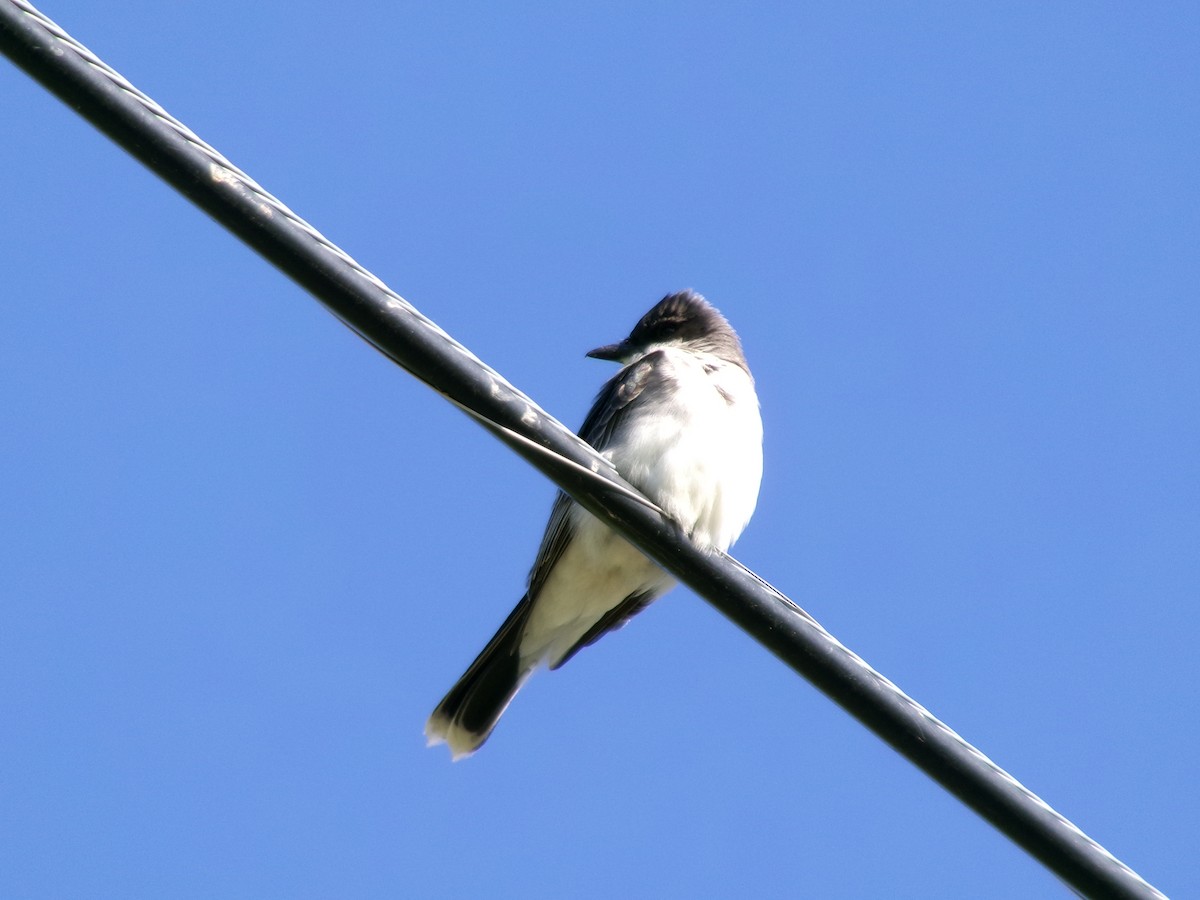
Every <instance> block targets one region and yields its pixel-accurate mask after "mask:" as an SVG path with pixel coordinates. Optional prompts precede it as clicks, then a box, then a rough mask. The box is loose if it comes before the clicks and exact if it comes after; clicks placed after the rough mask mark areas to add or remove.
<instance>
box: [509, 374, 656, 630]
mask: <svg viewBox="0 0 1200 900" xmlns="http://www.w3.org/2000/svg"><path fill="white" fill-rule="evenodd" d="M670 381H671V375H670V366H669V364H667V359H666V354H665V353H664V352H663V351H661V350H656V351H654V352H653V353H648V354H647V355H646V356H644V357H642V358H641V359H640V360H638V361H637V362H635V363H631V364H630V365H628V366H626V367H625V368H623V369H622V370H621V371H620V372H618V373H617V375H616V376H615V377H614V378H612V379H611V380H610V381H609V382H608V383H607V384H605V385H604V387H603V388H601V389H600V393H599V394H598V395H597V396H596V400H595V402H594V403H593V404H592V408H591V410H590V411H589V412H588V414H587V418H586V419H584V420H583V426H582V427H581V428H580V429H579V436H580V437H581V438H583V439H584V440H585V441H587V442H588V443H589V444H591V445H592V446H593V447H594V448H595V449H597V450H599V451H601V452H603V451H604V449H605V448H606V447H607V446H608V445H609V444H610V443H611V441H612V436H613V433H614V432H615V431H616V429H617V428H618V427H619V426H620V424H621V422H622V421H623V420H624V419H625V417H626V415H627V414H628V411H629V407H630V405H631V404H632V403H633V401H635V400H636V399H637V398H638V397H639V396H640V395H641V394H642V392H643V391H645V390H647V388H649V389H650V391H651V395H652V396H653V395H657V396H663V392H665V391H666V390H667V388H668V385H669V383H670ZM658 388H661V389H662V392H660V391H659V390H658ZM572 502H573V501H572V500H571V498H570V497H568V496H567V495H566V494H564V493H562V492H561V491H560V492H559V494H558V496H557V497H556V498H555V499H554V507H553V508H552V509H551V510H550V521H549V522H547V523H546V533H545V534H544V535H543V536H542V545H541V547H539V548H538V554H537V558H536V559H535V560H534V562H533V568H532V569H531V570H530V572H529V596H530V597H531V598H536V597H537V595H538V593H539V592H540V591H541V589H542V586H543V585H544V584H545V583H546V579H547V578H548V577H549V575H550V572H551V570H553V568H554V564H555V563H556V562H558V560H559V558H560V557H561V556H562V554H563V551H564V550H566V548H567V546H568V545H569V544H570V543H571V539H572V538H573V537H574V536H575V534H574V532H575V528H574V525H573V524H572V522H571V517H570V515H569V513H570V509H571V504H572ZM622 605H624V604H622ZM596 637H599V634H597V635H596ZM593 640H594V638H593Z"/></svg>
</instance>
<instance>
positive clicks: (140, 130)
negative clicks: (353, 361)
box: [0, 0, 1163, 898]
mask: <svg viewBox="0 0 1200 900" xmlns="http://www.w3.org/2000/svg"><path fill="white" fill-rule="evenodd" d="M0 50H3V52H4V53H5V54H6V55H7V56H8V57H9V58H10V59H11V60H13V62H15V63H16V64H17V65H18V66H20V67H21V68H23V69H24V70H25V71H26V72H27V73H28V74H29V75H30V76H32V77H33V78H34V79H36V80H37V81H39V82H40V83H41V84H42V85H43V86H45V87H46V88H48V89H49V90H50V91H52V92H53V93H54V94H56V95H57V96H58V97H59V98H60V99H61V100H63V101H64V102H65V103H67V104H68V105H69V106H71V107H72V108H73V109H75V110H76V111H77V112H79V113H80V114H81V115H82V116H83V117H84V118H86V119H87V120H88V121H89V122H91V123H92V124H93V125H94V126H96V128H98V129H99V130H100V131H102V132H104V133H105V134H107V135H108V136H109V137H110V138H112V139H113V140H114V141H115V142H116V143H117V144H118V145H120V146H121V147H122V148H124V149H125V150H126V151H128V152H129V153H130V154H131V155H133V156H134V157H135V158H136V159H138V160H139V161H141V162H142V163H144V164H145V165H146V166H147V167H149V168H150V169H151V170H153V171H154V172H155V173H156V174H158V175H159V176H160V177H161V178H162V179H163V180H165V181H166V182H167V183H168V184H170V185H171V186H172V187H174V188H176V189H177V190H179V191H180V192H181V193H183V194H184V196H186V197H187V198H188V199H190V200H191V201H192V202H193V203H195V204H196V205H197V206H199V207H200V208H201V209H203V210H204V211H205V212H207V213H208V214H209V215H210V216H212V217H213V218H214V219H216V220H217V221H218V222H219V223H220V224H221V225H223V226H224V227H226V228H227V229H229V230H230V231H232V232H233V233H234V234H236V235H237V236H238V237H239V238H241V239H242V240H243V241H244V242H246V243H247V244H249V245H250V246H251V247H252V248H254V250H256V251H257V252H258V253H259V254H260V255H262V256H263V257H264V258H265V259H267V260H268V261H269V262H271V263H272V264H273V265H275V266H276V267H277V268H279V269H280V271H282V272H283V273H284V274H286V275H287V276H288V277H290V278H292V279H293V280H294V281H296V282H297V283H298V284H300V285H301V286H302V287H303V288H305V289H306V290H307V291H309V293H311V294H313V295H314V296H315V297H316V298H317V299H318V300H320V301H321V303H323V304H324V305H325V306H326V308H328V309H329V310H330V311H331V312H333V314H334V315H336V316H337V317H338V318H339V319H341V320H342V322H344V323H345V324H346V325H347V326H349V327H350V328H352V329H354V331H355V332H357V333H358V334H359V335H360V336H361V337H362V338H363V339H365V340H367V341H368V342H370V343H371V344H372V345H373V346H374V347H375V348H376V349H378V350H379V351H380V352H382V353H384V354H385V355H386V356H388V357H389V358H390V359H392V360H393V361H394V362H396V363H397V364H398V365H400V366H401V367H403V368H404V369H405V370H407V371H408V372H410V373H412V374H413V375H414V376H416V377H417V378H418V379H420V380H421V381H423V382H425V383H426V384H428V385H430V386H431V387H432V388H434V390H436V391H438V392H439V393H441V394H442V395H443V396H445V397H446V398H447V399H449V400H450V401H451V402H453V403H454V404H455V405H457V406H459V407H460V408H462V409H463V410H465V411H466V412H468V413H469V414H470V415H472V416H473V417H474V418H476V419H477V420H478V421H479V422H481V423H482V424H483V425H484V426H485V427H486V428H487V429H488V430H489V431H491V432H492V433H493V434H495V435H496V436H497V437H498V438H500V439H501V440H502V441H504V442H505V443H506V444H507V445H508V446H509V447H510V448H511V449H513V450H514V451H515V452H516V453H518V454H519V455H521V456H522V457H524V458H525V459H526V460H528V461H529V462H530V463H531V464H532V465H534V466H535V467H536V468H538V469H539V470H540V471H542V473H543V474H545V475H546V476H547V477H549V478H550V479H551V480H552V481H554V482H555V483H556V484H558V486H559V487H561V488H562V489H563V490H565V491H566V492H567V493H569V494H570V495H571V496H572V497H573V498H574V499H575V500H576V501H578V502H579V503H580V504H581V505H582V506H584V507H585V508H586V509H588V510H589V511H590V512H592V513H594V514H595V515H597V516H599V517H600V518H602V519H603V520H604V521H606V522H608V523H609V524H610V525H611V526H612V527H613V528H614V529H615V530H617V531H618V532H620V533H621V534H622V535H624V536H625V537H627V538H628V539H629V540H630V541H632V542H633V543H635V544H636V545H637V546H639V547H640V548H641V549H642V550H644V551H645V552H646V553H647V555H649V556H650V557H652V558H653V559H654V560H656V561H657V562H658V563H659V564H661V565H662V566H663V567H664V568H665V569H667V570H668V571H670V572H671V573H672V574H673V575H675V576H676V577H678V578H679V580H680V581H682V582H684V583H685V584H687V585H688V586H689V587H691V588H692V589H693V590H694V591H695V592H696V593H697V594H699V595H700V596H701V597H703V598H704V599H705V600H707V601H708V602H709V603H711V604H712V605H713V606H715V607H716V608H717V609H718V610H720V611H721V612H722V613H723V614H725V615H726V616H727V617H728V618H730V619H731V620H733V622H735V623H736V624H737V625H738V626H739V627H741V628H742V629H743V630H745V631H746V632H747V633H748V634H750V635H751V636H752V637H753V638H755V639H756V640H757V641H758V642H759V643H761V644H762V645H763V646H765V647H766V648H767V649H769V650H770V651H771V652H772V653H774V654H775V655H776V656H778V657H779V658H780V659H781V660H783V661H784V662H785V663H787V664H788V665H789V666H791V667H792V668H793V669H794V670H795V671H797V672H798V673H800V674H801V675H803V676H804V677H805V678H807V679H808V680H809V681H811V682H812V683H813V684H814V685H816V686H817V687H818V688H819V689H820V690H822V691H823V692H824V693H825V694H826V695H828V696H829V697H830V698H831V699H833V700H834V701H835V702H836V703H838V704H839V705H841V706H842V707H843V708H845V709H846V710H847V711H848V712H850V713H851V714H852V715H854V716H855V717H856V718H857V719H859V721H861V722H862V723H863V724H865V725H866V726H867V727H868V728H870V729H871V730H872V731H874V732H875V733H876V734H878V735H879V736H880V737H881V738H883V739H884V740H885V741H887V742H888V743H889V744H890V745H891V746H892V747H893V748H895V749H896V750H897V751H899V752H900V753H902V754H903V755H904V756H905V757H907V758H908V759H909V760H910V761H911V762H913V763H914V764H915V765H917V766H918V767H919V768H921V769H922V770H923V771H924V772H926V774H928V775H929V776H931V777H932V778H933V779H934V780H936V781H937V782H938V783H940V784H941V785H942V786H943V787H945V788H946V789H947V790H948V791H950V792H951V793H952V794H954V795H955V796H956V797H958V798H959V799H960V800H961V801H962V802H964V803H965V804H967V805H968V806H969V807H971V808H972V809H974V810H975V811H976V812H977V813H979V814H980V815H981V816H983V818H985V819H986V820H988V821H989V822H991V823H992V824H993V825H995V826H996V828H998V829H999V830H1000V831H1001V832H1003V833H1004V834H1005V835H1007V836H1008V837H1009V838H1011V839H1012V840H1013V841H1015V842H1016V843H1017V844H1018V845H1020V846H1021V847H1023V848H1024V849H1025V850H1026V851H1027V852H1028V853H1030V854H1031V855H1032V856H1034V857H1035V858H1037V859H1038V860H1040V861H1041V862H1042V863H1043V864H1044V865H1046V866H1047V867H1048V868H1049V869H1050V870H1051V871H1052V872H1054V873H1055V874H1056V875H1057V876H1058V877H1059V878H1061V879H1062V880H1063V881H1064V882H1066V883H1067V884H1068V885H1069V886H1071V887H1072V888H1073V889H1075V890H1076V891H1078V892H1079V893H1081V894H1083V895H1085V896H1089V897H1105V898H1108V897H1114V898H1115V897H1128V898H1148V897H1162V896H1163V895H1162V894H1161V893H1160V892H1158V891H1157V890H1155V889H1154V888H1153V887H1151V886H1150V885H1149V884H1147V883H1146V882H1145V881H1144V880H1142V879H1141V878H1140V877H1139V876H1138V875H1137V874H1136V873H1135V872H1133V871H1132V870H1131V869H1130V868H1129V867H1128V866H1126V865H1125V864H1124V863H1122V862H1120V861H1119V860H1118V859H1116V858H1115V857H1114V856H1113V855H1112V854H1110V853H1109V852H1108V851H1107V850H1105V849H1104V848H1103V847H1101V846H1100V845H1099V844H1098V843H1096V842H1095V841H1093V840H1092V839H1091V838H1089V837H1088V836H1087V835H1085V834H1084V833H1083V832H1082V831H1081V830H1080V829H1079V828H1077V827H1076V826H1075V825H1073V824H1072V823H1071V822H1069V821H1068V820H1067V819H1066V818H1065V817H1063V816H1062V815H1060V814H1059V813H1057V812H1056V811H1055V810H1053V809H1052V808H1051V807H1050V806H1049V805H1048V804H1046V803H1045V802H1044V801H1043V800H1041V799H1040V798H1038V797H1037V796H1036V795H1034V794H1033V793H1032V792H1031V791H1029V790H1028V789H1027V788H1025V787H1024V786H1022V785H1021V784H1020V783H1019V782H1018V781H1017V780H1016V779H1015V778H1013V777H1012V776H1011V775H1009V774H1008V773H1007V772H1005V771H1004V770H1003V769H1001V768H1000V767H999V766H997V765H996V764H995V763H993V762H992V761H991V760H990V759H988V758H987V757H986V756H985V755H984V754H983V753H981V752H980V751H979V750H977V749H975V748H974V747H972V746H971V745H970V744H968V743H967V742H966V741H965V740H963V739H962V738H961V737H960V736H959V735H958V734H956V733H955V732H954V731H953V730H952V729H950V728H949V727H948V726H947V725H945V724H944V723H942V722H941V721H939V720H938V719H937V718H936V717H934V716H933V714H932V713H930V712H929V711H928V710H926V709H925V708H924V707H923V706H921V705H920V704H919V703H917V702H916V701H915V700H913V699H912V698H910V697H908V696H907V695H906V694H904V692H902V691H901V690H900V689H899V688H897V687H896V686H895V685H894V684H892V683H891V682H890V681H888V680H887V679H886V678H885V677H884V676H883V675H881V674H879V673H878V672H876V671H875V670H874V669H872V668H871V667H870V666H869V665H867V663H866V662H864V661H863V660H862V659H861V658H860V657H858V656H857V655H856V654H855V653H853V652H852V651H851V650H849V649H848V648H846V647H845V646H843V645H842V644H841V643H840V642H839V641H837V639H836V638H834V637H833V636H832V635H830V634H829V633H828V632H827V631H825V629H824V628H822V627H821V626H820V624H818V623H817V622H816V621H815V620H814V619H813V618H812V617H811V616H809V615H808V614H807V613H806V612H804V611H803V610H802V609H800V607H799V606H797V605H796V604H795V603H793V602H792V601H791V600H789V599H788V598H787V597H785V596H783V594H781V593H780V592H779V591H777V590H775V589H774V588H773V587H771V586H770V585H769V584H767V583H766V582H765V581H763V580H762V579H761V578H759V577H758V576H757V575H755V574H754V573H753V572H751V571H750V570H748V569H746V568H745V567H744V566H742V565H741V564H740V563H738V562H737V561H736V560H734V559H732V558H730V557H728V556H727V555H725V554H722V553H716V554H714V553H704V552H701V551H699V550H697V549H696V548H695V547H693V546H692V545H691V543H690V542H689V541H688V540H687V539H686V538H685V537H684V536H682V535H681V534H680V532H679V530H678V528H677V527H676V526H674V525H673V524H672V523H671V522H670V521H669V520H667V519H666V518H665V517H664V516H663V515H662V514H661V512H660V511H659V510H657V508H656V507H655V506H654V504H653V503H650V502H649V501H648V500H646V499H645V498H644V497H642V496H640V494H638V493H637V491H636V490H635V489H633V488H632V487H630V486H629V485H628V484H626V483H625V482H623V481H622V480H621V479H620V477H619V476H618V475H617V474H616V472H615V471H614V470H613V468H612V466H611V465H610V464H609V463H608V462H607V461H606V460H604V459H603V458H602V457H601V456H599V455H598V454H597V453H596V452H595V451H594V450H593V449H592V448H591V447H589V446H588V445H587V444H585V443H584V442H583V441H581V440H580V439H579V438H578V437H576V436H575V435H574V434H573V433H572V432H571V431H570V430H569V429H567V428H566V427H564V426H563V425H562V424H561V423H559V422H558V421H557V420H555V419H554V418H552V417H551V416H549V415H548V414H547V413H545V412H544V411H543V410H541V409H540V408H539V407H538V406H537V404H535V403H534V402H533V401H532V400H531V399H530V398H529V397H527V396H526V395H525V394H523V393H522V392H521V391H519V390H517V389H516V388H515V387H513V386H512V385H511V384H509V383H508V381H506V380H505V379H504V378H503V376H501V375H500V374H499V373H498V372H496V371H495V370H493V369H491V368H489V367H488V366H487V365H485V364H484V363H482V362H481V361H480V360H479V359H478V358H476V357H475V356H474V354H472V353H471V352H470V351H469V350H467V349H466V348H465V347H463V346H462V345H461V344H459V343H458V342H457V341H455V340H454V339H453V338H451V337H450V336H449V335H448V334H446V332H444V331H443V330H442V329H441V328H439V327H438V326H437V325H436V324H435V323H434V322H432V321H431V320H430V319H428V318H426V317H425V316H423V315H422V314H421V313H420V312H418V311H417V310H416V309H415V308H414V307H413V306H412V304H410V303H408V301H406V300H404V299H403V298H402V297H400V296H399V295H398V294H396V293H395V292H394V291H392V290H390V289H389V288H388V287H387V286H386V285H384V284H383V282H381V281H380V280H379V279H378V278H376V277H375V276H374V275H372V274H371V273H370V272H368V271H367V270H366V269H364V268H363V267H362V266H360V265H359V264H358V263H357V262H355V261H354V260H353V259H352V258H351V257H350V256H349V255H348V254H346V253H345V252H344V251H343V250H341V249H340V248H338V247H337V246H335V245H334V244H332V243H331V242H330V241H328V240H327V239H326V238H324V237H323V236H322V235H321V234H320V233H319V232H318V231H317V230H316V229H315V228H313V227H312V226H311V225H309V224H308V223H307V222H305V221H304V220H303V219H301V218H300V217H299V216H297V215H296V214H295V213H293V212H292V211H291V210H289V209H288V208H287V207H286V206H285V205H284V204H283V203H282V202H280V201H279V200H277V199H276V198H275V197H273V196H272V195H271V194H269V193H268V192H267V191H266V190H264V189H263V188H262V187H260V186H259V185H258V184H257V183H256V182H255V181H254V180H253V179H251V178H250V177H249V176H248V175H246V174H245V173H244V172H242V171H241V170H239V169H238V168H237V167H235V166H234V165H233V164H232V163H230V162H229V161H228V160H227V159H225V157H223V156H222V155H221V154H220V153H218V152H217V151H216V150H215V149H213V148H212V147H211V146H209V145H208V144H206V143H205V142H204V141H202V140H201V139H200V138H198V137H197V136H196V135H195V134H194V133H193V132H191V131H190V130H189V129H188V128H187V127H186V126H184V125H183V124H182V123H181V122H179V121H178V120H177V119H175V118H174V117H172V116H171V115H170V114H169V113H167V112H166V110H164V109H162V107H160V106H159V105H158V104H157V103H155V102H154V101H153V100H151V99H150V98H149V97H147V96H146V95H145V94H143V93H142V92H141V91H139V90H138V89H137V88H135V87H134V86H133V85H132V84H130V83H129V82H128V81H126V80H125V79H124V78H123V77H121V76H120V75H119V74H118V73H116V72H115V71H114V70H112V69H111V68H110V67H109V66H107V65H106V64H105V63H104V62H103V61H102V60H100V59H99V58H98V57H96V56H95V55H94V54H93V53H92V52H91V51H89V50H88V49H87V48H85V47H84V46H82V45H81V44H79V43H78V42H77V41H75V40H74V39H73V38H72V37H71V36H70V35H68V34H67V33H66V32H65V31H63V30H62V29H61V28H60V27H59V26H57V25H56V24H54V23H53V22H51V21H50V20H49V19H47V18H46V17H45V16H43V15H42V14H41V13H40V12H39V11H38V10H36V9H35V8H34V7H33V6H31V5H30V4H28V3H26V2H24V0H0Z"/></svg>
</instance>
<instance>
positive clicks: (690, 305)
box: [626, 291, 746, 368]
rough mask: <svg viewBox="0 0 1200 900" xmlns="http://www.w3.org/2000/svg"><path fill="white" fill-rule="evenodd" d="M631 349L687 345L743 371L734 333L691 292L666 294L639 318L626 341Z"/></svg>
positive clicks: (740, 347) (743, 361) (706, 304)
mask: <svg viewBox="0 0 1200 900" xmlns="http://www.w3.org/2000/svg"><path fill="white" fill-rule="evenodd" d="M626 341H627V342H628V344H629V345H630V346H631V347H638V348H645V347H649V346H651V345H652V344H666V343H676V344H688V345H689V346H692V347H694V348H695V349H697V350H703V351H707V352H711V353H714V354H716V355H718V356H720V357H721V358H723V359H727V360H729V361H730V362H735V363H737V364H738V365H740V366H742V367H743V368H746V359H745V356H744V355H743V354H742V345H741V342H740V341H739V340H738V336H737V333H736V332H735V331H734V330H733V328H732V326H730V324H729V322H727V321H726V320H725V317H724V316H723V315H721V314H720V313H719V312H718V311H717V309H716V307H714V306H713V305H712V304H711V303H709V302H708V301H707V300H705V299H704V298H703V297H702V296H700V295H699V294H697V293H696V292H695V291H680V292H679V293H676V294H668V295H667V296H665V297H663V298H662V300H660V301H658V303H656V304H655V305H654V307H653V308H652V309H651V310H650V311H649V312H648V313H646V314H645V315H644V316H642V318H641V320H640V321H639V322H638V323H637V325H635V326H634V328H633V331H631V332H630V333H629V337H628V338H627V339H626Z"/></svg>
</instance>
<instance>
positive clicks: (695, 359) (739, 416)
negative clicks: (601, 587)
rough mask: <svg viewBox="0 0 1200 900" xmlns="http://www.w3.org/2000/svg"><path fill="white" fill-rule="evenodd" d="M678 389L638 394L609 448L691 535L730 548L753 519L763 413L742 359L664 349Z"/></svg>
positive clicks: (623, 469) (620, 467)
mask: <svg viewBox="0 0 1200 900" xmlns="http://www.w3.org/2000/svg"><path fill="white" fill-rule="evenodd" d="M665 357H666V359H665V363H664V364H665V365H668V366H669V367H670V374H671V376H672V379H673V380H674V382H675V389H674V390H673V391H671V392H670V394H669V396H668V397H665V398H663V399H662V402H654V401H653V400H652V399H650V398H645V397H640V398H638V399H639V401H644V402H639V403H638V405H637V410H636V411H634V412H632V414H631V415H632V416H633V420H632V421H629V422H627V423H623V426H622V428H621V429H620V433H619V435H617V436H616V439H615V440H614V442H613V443H612V444H610V445H609V446H607V447H605V448H604V450H605V453H606V454H607V455H609V456H610V458H611V459H612V461H613V463H614V465H615V466H616V467H617V471H618V472H620V473H621V474H622V476H624V477H625V479H626V480H628V481H629V482H630V483H631V484H633V485H636V486H637V487H638V488H640V489H641V490H642V491H643V492H644V493H645V494H646V495H647V496H648V497H650V498H651V499H652V500H654V501H655V502H656V503H658V504H659V505H660V506H661V507H663V509H664V510H665V511H666V512H667V513H668V514H669V515H670V516H671V518H673V519H675V520H676V521H677V522H679V524H680V525H682V526H683V527H684V529H685V530H687V531H688V533H689V534H691V536H692V539H693V540H694V541H696V542H697V543H698V544H701V545H704V546H712V547H717V548H719V549H721V550H726V549H728V548H729V546H730V545H731V544H732V543H733V542H734V541H735V540H736V539H737V537H738V535H740V534H741V533H742V530H743V529H744V528H745V527H746V523H747V522H749V521H750V516H751V515H752V514H753V512H754V507H755V505H756V504H757V502H758V488H759V483H760V482H761V481H762V434H763V432H762V418H761V416H760V414H759V408H758V397H757V395H756V394H755V392H754V383H753V381H752V380H751V378H750V376H749V374H747V372H746V370H745V369H743V368H742V367H741V366H738V365H735V364H733V363H729V362H725V361H723V360H721V359H719V358H718V357H714V356H711V355H708V354H698V353H693V352H688V351H683V350H678V349H675V348H667V349H666V350H665Z"/></svg>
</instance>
